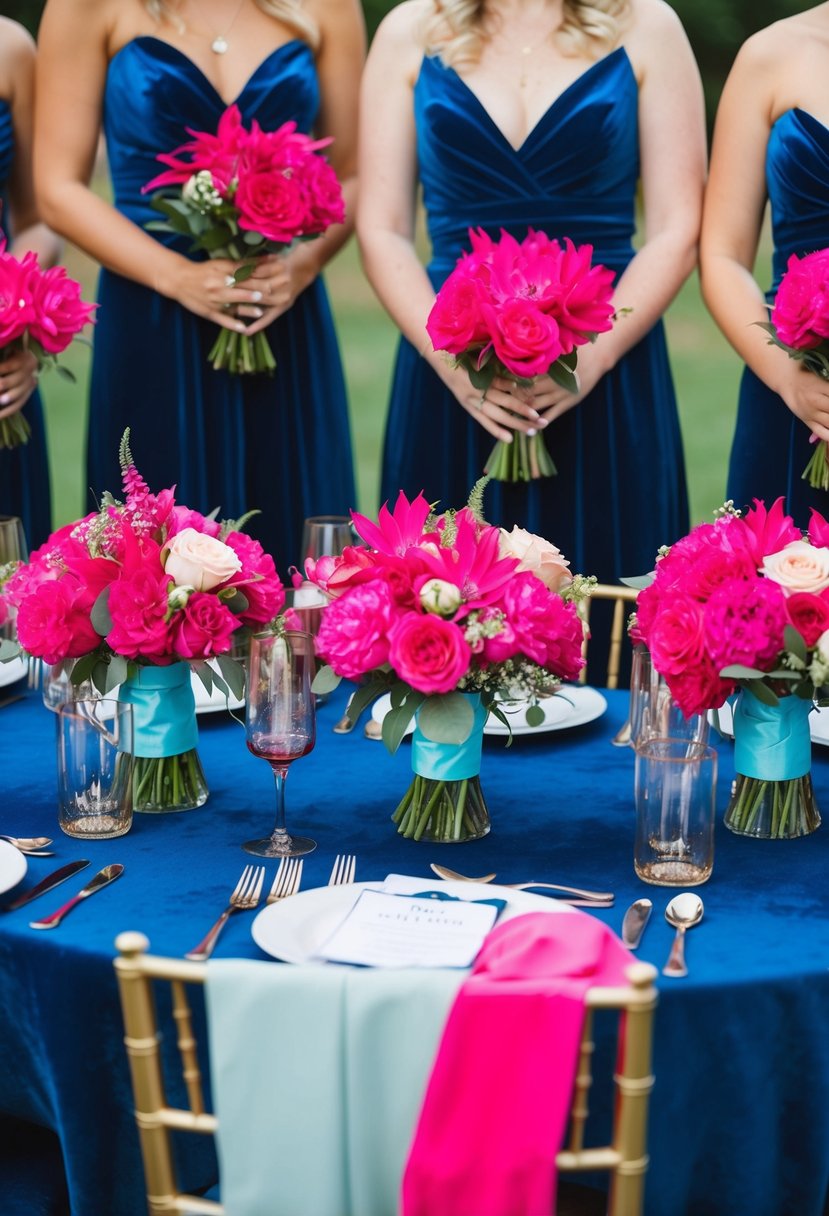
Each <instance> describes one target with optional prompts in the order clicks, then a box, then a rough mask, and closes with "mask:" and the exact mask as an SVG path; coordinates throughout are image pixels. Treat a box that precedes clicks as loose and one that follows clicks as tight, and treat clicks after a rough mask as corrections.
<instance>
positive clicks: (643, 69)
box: [536, 0, 705, 420]
mask: <svg viewBox="0 0 829 1216" xmlns="http://www.w3.org/2000/svg"><path fill="white" fill-rule="evenodd" d="M625 45H626V47H627V48H628V53H629V55H630V58H631V62H632V63H633V66H634V69H635V71H636V74H637V77H638V79H639V146H640V157H641V177H642V201H643V210H644V242H643V244H642V246H641V248H640V249H639V250H638V252H637V253H636V255H635V256H634V257H633V259H632V261H631V262H630V264H629V265H628V267H627V268H626V270H625V271H624V273H623V274H622V276H621V277H620V279H619V281H618V283H617V284H616V285H615V287H614V300H615V303H616V307H617V308H619V309H623V308H627V309H630V310H631V311H630V313H629V314H627V315H625V316H622V317H620V318H619V319H618V320H617V321H616V322H615V323H614V325H613V328H612V329H611V330H609V331H608V332H607V333H605V334H601V335H600V336H599V337H598V338H597V340H596V342H595V343H594V344H592V345H590V346H581V347H579V358H578V378H579V384H580V392H579V393H578V395H573V394H569V393H565V392H564V391H563V390H562V389H560V388H558V387H556V386H554V385H552V384H551V382H550V381H549V380H543V381H541V382H540V383H539V385H538V394H537V396H536V404H537V406H538V408H544V409H545V416H546V417H547V418H549V419H551V420H552V419H554V418H557V417H558V416H559V415H560V414H562V413H564V412H565V411H566V410H568V409H571V408H572V407H573V406H574V405H575V404H576V403H577V402H578V401H579V400H580V399H581V398H582V397H584V396H586V394H587V393H588V392H590V390H591V389H592V388H593V387H594V386H595V385H596V383H597V382H598V381H599V380H600V379H601V377H602V376H603V375H604V374H605V372H607V371H609V370H610V369H611V368H612V367H614V366H615V365H616V364H617V363H618V362H619V360H620V359H621V357H622V356H623V355H624V354H625V353H626V352H627V351H629V350H630V349H631V348H632V347H633V346H635V345H636V343H637V342H639V341H640V340H641V339H642V338H643V337H644V336H645V334H646V333H647V332H648V331H649V330H650V329H651V328H652V327H653V325H654V324H655V323H656V321H658V320H659V318H660V317H661V316H662V315H663V313H664V312H665V309H666V308H667V307H668V305H669V304H670V303H671V301H672V300H673V298H674V297H675V295H676V294H677V292H678V291H679V289H680V287H681V286H682V284H683V283H684V282H685V280H686V279H687V277H688V275H689V274H690V273H691V271H692V270H693V269H694V266H695V265H696V257H697V240H698V237H699V227H700V216H701V212H702V192H703V185H704V181H705V115H704V106H703V97H702V85H701V83H700V77H699V71H698V69H697V65H696V62H695V60H694V56H693V53H692V51H691V48H690V45H689V43H688V39H687V38H686V36H685V31H684V30H683V28H682V26H681V24H680V22H679V19H678V18H677V16H676V14H675V13H674V12H673V10H672V9H670V8H669V7H668V6H667V5H666V4H664V3H662V0H637V2H636V3H635V5H634V14H633V24H632V26H631V29H630V33H629V35H628V36H627V38H626V40H625ZM550 405H552V408H547V407H549V406H550Z"/></svg>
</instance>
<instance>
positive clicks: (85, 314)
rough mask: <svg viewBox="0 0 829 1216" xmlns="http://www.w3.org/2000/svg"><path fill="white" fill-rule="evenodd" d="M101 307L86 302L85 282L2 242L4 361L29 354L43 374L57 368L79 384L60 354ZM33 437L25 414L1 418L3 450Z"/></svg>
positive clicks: (0, 345) (0, 349)
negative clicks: (83, 296) (18, 255)
mask: <svg viewBox="0 0 829 1216" xmlns="http://www.w3.org/2000/svg"><path fill="white" fill-rule="evenodd" d="M96 307H97V305H95V304H86V303H84V301H83V300H82V299H81V287H80V284H79V283H76V282H75V280H74V279H70V278H69V276H68V275H67V273H66V271H65V270H64V268H63V267H62V266H53V267H52V268H51V269H49V270H41V268H40V265H39V264H38V260H37V255H36V254H35V253H32V252H31V251H30V252H28V253H25V254H24V255H23V257H22V258H16V257H14V256H13V255H12V254H11V253H9V252H8V250H7V249H6V242H5V240H0V360H2V359H7V358H8V357H9V356H10V355H11V354H13V353H14V352H16V351H19V350H29V351H31V353H32V354H33V355H34V357H35V359H36V360H37V365H38V370H40V369H42V368H44V367H51V366H53V367H56V368H57V371H58V372H59V374H60V375H62V376H65V377H66V378H67V379H69V380H74V378H75V377H74V376H73V375H72V373H71V372H70V371H69V370H68V368H65V367H62V366H61V365H60V364H59V363H58V361H57V356H58V355H59V354H61V353H62V352H63V351H65V350H66V348H67V346H68V345H69V343H70V342H71V341H72V339H73V338H74V337H76V335H77V334H79V333H80V332H81V330H82V329H83V328H84V326H85V325H87V324H89V322H91V321H92V315H93V313H94V311H95V308H96ZM30 434H31V428H30V426H29V424H28V422H27V421H26V419H25V417H24V416H23V411H22V410H18V412H17V413H16V414H12V415H11V417H9V418H3V419H0V448H15V447H18V446H19V445H20V444H21V443H26V442H27V441H28V439H29V436H30Z"/></svg>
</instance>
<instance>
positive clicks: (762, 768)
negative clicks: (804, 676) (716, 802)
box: [725, 690, 820, 840]
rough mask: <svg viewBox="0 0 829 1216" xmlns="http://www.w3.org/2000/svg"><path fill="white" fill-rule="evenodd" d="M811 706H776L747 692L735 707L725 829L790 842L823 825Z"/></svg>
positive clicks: (798, 701) (789, 700)
mask: <svg viewBox="0 0 829 1216" xmlns="http://www.w3.org/2000/svg"><path fill="white" fill-rule="evenodd" d="M811 708H812V704H811V702H810V701H804V700H803V699H802V698H800V697H794V696H788V697H781V698H780V701H779V703H778V704H777V705H766V704H765V702H762V701H758V699H757V698H756V697H755V696H754V694H753V693H751V692H749V691H748V690H744V691H743V692H741V693H740V695H739V697H738V698H737V701H736V704H735V705H734V711H733V719H734V768H735V770H736V773H737V779H736V781H735V783H734V789H733V792H732V795H731V801H730V802H729V804H728V807H727V808H726V812H725V826H726V827H727V828H730V830H731V831H732V832H735V833H737V834H738V835H740V836H753V837H755V838H756V839H759V840H789V839H791V838H793V837H796V836H806V835H808V834H809V833H810V832H814V831H815V829H816V828H817V827H819V826H820V813H819V811H818V808H817V802H816V800H815V794H814V790H813V788H812V776H811V766H812V740H811V736H810V732H809V713H810V711H811Z"/></svg>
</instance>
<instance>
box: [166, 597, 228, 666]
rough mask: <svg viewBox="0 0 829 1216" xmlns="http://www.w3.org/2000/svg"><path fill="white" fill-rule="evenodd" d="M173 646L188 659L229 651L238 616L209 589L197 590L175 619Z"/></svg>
mask: <svg viewBox="0 0 829 1216" xmlns="http://www.w3.org/2000/svg"><path fill="white" fill-rule="evenodd" d="M172 623H173V648H174V650H175V653H176V654H177V655H179V656H180V657H181V658H185V659H209V658H211V657H212V656H213V655H216V654H227V652H228V651H229V650H230V648H231V646H232V645H233V634H234V631H235V630H236V629H238V627H239V618H238V617H235V616H234V615H233V613H232V612H231V611H230V609H229V608H227V607H225V605H224V604H223V603H222V602H221V600H220V599H219V598H218V596H215V595H210V593H209V592H205V591H196V592H195V593H194V594H193V595H191V596H190V598H189V599H188V601H187V603H186V604H185V605H184V607H183V608H182V609H181V611H180V612H178V613H177V614H176V616H175V618H174V619H173V622H172Z"/></svg>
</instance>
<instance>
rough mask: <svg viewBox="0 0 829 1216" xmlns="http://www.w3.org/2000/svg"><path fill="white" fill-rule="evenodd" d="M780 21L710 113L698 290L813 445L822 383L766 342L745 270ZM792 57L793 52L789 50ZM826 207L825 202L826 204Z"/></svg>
mask: <svg viewBox="0 0 829 1216" xmlns="http://www.w3.org/2000/svg"><path fill="white" fill-rule="evenodd" d="M789 38H790V34H789V31H788V27H787V24H786V23H780V24H778V25H776V26H773V27H771V28H769V29H766V30H763V31H762V32H761V33H760V34H758V35H755V36H754V37H753V38H751V39H749V41H748V42H747V43H746V44H745V45H744V46H743V48H742V49H741V51H740V53H739V54H738V56H737V58H736V60H735V62H734V67H733V68H732V70H731V73H730V75H729V77H728V80H727V81H726V84H725V88H724V89H723V93H722V97H721V100H720V105H719V109H718V111H717V121H716V127H715V131H714V143H713V149H712V155H711V176H710V179H709V183H708V189H707V191H706V196H705V209H704V217H703V227H702V241H701V246H700V273H701V279H702V292H703V296H704V298H705V303H706V304H707V306H708V309H709V311H710V312H711V314H712V316H713V317H714V320H715V321H716V322H717V324H718V325H719V327H720V329H721V330H722V332H723V333H724V334H725V336H726V338H727V339H728V341H729V342H730V343H731V345H732V346H733V347H734V349H735V350H736V351H737V353H738V354H739V355H740V356H741V357H742V359H743V360H744V361H745V362H746V363H747V364H748V366H749V367H750V368H751V369H752V371H753V372H754V373H755V375H757V376H759V378H760V379H761V380H762V381H763V382H764V384H766V385H767V386H768V387H769V388H770V389H772V391H773V392H776V393H778V394H779V395H780V396H781V397H782V398H783V400H784V401H785V403H786V405H787V406H788V407H789V409H790V410H792V412H793V413H794V414H796V415H797V417H798V418H801V419H802V420H803V421H804V422H805V423H807V424H808V425H809V426H810V427H811V428H812V430H813V431H814V432H815V433H816V434H818V435H819V436H820V438H821V439H829V385H826V384H825V382H823V381H822V380H820V379H819V377H817V376H815V375H813V374H812V373H810V372H807V371H806V370H805V369H804V368H803V367H802V366H801V365H800V364H799V363H796V362H795V361H794V360H792V359H790V358H789V356H788V355H787V354H786V352H785V351H783V350H781V349H780V348H779V347H776V346H773V345H770V344H769V340H768V337H767V335H766V334H765V333H764V331H763V330H762V329H760V328H758V326H757V325H756V324H755V322H757V321H767V320H768V316H769V314H768V309H767V307H766V303H765V298H764V296H763V293H762V292H761V290H760V288H759V286H758V285H757V282H756V281H755V279H754V277H753V274H752V270H753V267H754V259H755V257H756V255H757V244H758V241H759V237H760V228H761V224H762V219H763V212H764V209H765V204H766V179H765V163H766V148H767V145H768V140H769V133H770V131H771V127H772V123H773V122H774V120H775V119H776V118H777V117H778V116H779V113H780V112H782V111H781V106H780V103H779V101H778V96H777V95H778V92H779V90H780V82H779V78H778V73H779V71H780V66H779V65H780V64H781V63H785V62H786V60H787V58H788V61H789V63H791V62H792V59H791V57H789V56H787V54H786V49H787V44H788V42H789ZM789 49H790V50H791V52H793V53H794V55H795V61H796V51H797V48H796V47H794V46H793V47H791V48H789ZM827 205H829V203H828V204H827Z"/></svg>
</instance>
